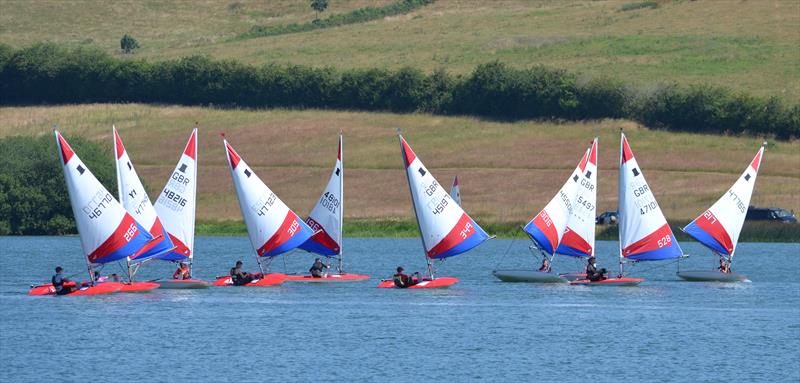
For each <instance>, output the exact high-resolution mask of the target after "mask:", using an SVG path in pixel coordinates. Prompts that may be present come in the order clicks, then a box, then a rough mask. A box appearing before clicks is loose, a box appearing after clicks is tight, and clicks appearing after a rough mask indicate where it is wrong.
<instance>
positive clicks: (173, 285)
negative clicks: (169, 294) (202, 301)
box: [153, 279, 211, 290]
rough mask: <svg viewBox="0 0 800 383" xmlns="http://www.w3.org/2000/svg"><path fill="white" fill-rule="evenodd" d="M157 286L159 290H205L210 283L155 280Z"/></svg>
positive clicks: (184, 280) (183, 280)
mask: <svg viewBox="0 0 800 383" xmlns="http://www.w3.org/2000/svg"><path fill="white" fill-rule="evenodd" d="M153 282H156V283H158V284H159V286H158V288H159V289H176V290H186V289H206V288H208V287H209V286H211V283H209V282H206V281H202V280H199V279H164V280H155V281H153Z"/></svg>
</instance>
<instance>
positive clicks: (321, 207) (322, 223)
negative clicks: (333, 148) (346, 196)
mask: <svg viewBox="0 0 800 383" xmlns="http://www.w3.org/2000/svg"><path fill="white" fill-rule="evenodd" d="M343 189H344V168H343V166H342V135H341V134H339V151H338V155H337V156H336V164H335V165H334V167H333V171H332V172H331V178H330V179H328V184H327V185H326V186H325V190H324V191H323V192H322V195H321V196H320V197H319V200H318V201H317V204H316V205H315V206H314V209H312V210H311V214H309V215H308V218H307V219H306V223H307V224H308V226H309V227H311V229H313V230H317V233H316V234H314V235H313V236H312V237H311V239H309V240H308V241H306V242H305V243H304V244H302V245H300V248H301V249H303V250H306V251H310V252H312V253H317V254H320V255H324V256H327V257H333V256H337V255H340V254H341V248H342V246H341V244H342V214H343V208H344V205H343V202H344V200H343V195H342V194H343Z"/></svg>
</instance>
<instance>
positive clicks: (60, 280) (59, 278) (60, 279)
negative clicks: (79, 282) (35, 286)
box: [50, 266, 74, 295]
mask: <svg viewBox="0 0 800 383" xmlns="http://www.w3.org/2000/svg"><path fill="white" fill-rule="evenodd" d="M62 271H64V269H62V268H61V266H56V275H53V278H51V280H50V281H51V282H52V283H53V287H54V288H55V289H56V295H67V294H69V293H71V292H72V291H73V289H74V286H64V284H65V283H68V282H71V281H70V280H69V278H67V277H65V276H64V275H63V274H61V272H62Z"/></svg>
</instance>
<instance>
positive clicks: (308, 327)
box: [0, 237, 800, 382]
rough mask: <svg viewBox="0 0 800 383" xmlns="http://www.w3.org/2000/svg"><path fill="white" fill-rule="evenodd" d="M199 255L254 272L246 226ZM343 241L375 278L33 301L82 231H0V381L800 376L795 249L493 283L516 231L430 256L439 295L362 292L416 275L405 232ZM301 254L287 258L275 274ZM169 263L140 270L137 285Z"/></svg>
mask: <svg viewBox="0 0 800 383" xmlns="http://www.w3.org/2000/svg"><path fill="white" fill-rule="evenodd" d="M682 246H683V249H684V251H685V252H688V253H690V254H693V255H692V257H690V258H689V259H687V260H685V261H683V262H682V266H681V267H685V268H698V267H699V268H713V266H714V265H715V262H716V260H715V259H714V258H713V257H711V256H709V255H708V253H707V252H705V251H703V249H702V248H701V247H700V246H699V245H697V244H695V243H691V242H686V243H683V244H682ZM616 247H617V244H616V242H600V243H598V252H597V253H598V255H599V257H598V258H599V263H601V264H602V266H604V267H609V268H612V269H615V267H616V266H615V262H616V257H615V256H614V254H615V252H616ZM196 249H197V259H196V262H195V276H196V277H199V278H203V279H206V280H210V279H212V278H213V276H215V275H221V274H224V273H226V272H227V270H228V269H229V268H230V267H231V266H232V263H233V262H234V261H236V260H237V259H242V260H244V261H245V265H246V268H247V269H249V270H254V269H255V268H256V264H255V259H254V257H253V255H252V250H251V248H250V244H249V242H248V240H247V239H246V238H245V237H219V238H218V237H200V238H198V239H197V244H196ZM344 249H345V251H346V254H347V259H346V261H347V265H348V271H351V272H355V273H364V274H370V275H372V276H373V279H372V280H369V281H367V282H358V283H350V284H329V285H319V284H300V283H294V284H290V283H286V284H284V285H283V286H280V287H267V288H234V287H217V288H214V287H212V288H211V289H208V290H196V291H176V290H154V292H152V293H146V294H114V295H108V296H94V297H29V296H27V295H25V293H26V291H27V290H28V288H29V286H30V284H31V283H39V282H44V281H47V280H49V278H50V276H51V275H52V269H53V267H55V266H56V265H61V266H63V267H65V268H66V272H67V274H72V273H79V272H81V271H82V270H84V269H85V261H84V259H83V258H82V256H81V255H80V254H81V252H80V241H79V239H78V238H77V237H22V238H20V237H0V308H1V309H0V381H3V382H32V381H36V382H41V381H132V382H133V381H151V382H170V381H233V380H236V381H311V380H320V379H324V380H336V381H381V380H383V381H412V382H413V381H419V380H432V381H472V380H491V381H515V382H519V381H599V382H603V381H613V382H620V381H622V382H624V381H708V382H712V381H729V380H730V381H794V382H797V381H798V380H800V367H799V366H798V365H800V280H798V277H797V275H798V270H797V263H798V260H800V244H750V243H745V244H741V245H740V247H739V249H738V254H737V257H736V260H735V262H734V270H735V271H738V272H741V273H744V274H746V275H747V276H748V277H749V278H750V279H751V280H752V282H750V283H738V284H713V283H689V282H680V281H678V280H677V278H676V277H675V271H676V265H675V264H674V263H673V264H665V263H652V262H651V263H647V264H645V263H642V264H640V265H637V266H636V267H634V268H633V272H634V274H635V275H638V276H642V277H645V278H647V281H646V282H645V283H643V284H642V285H641V286H639V287H607V288H602V287H573V286H563V285H559V286H552V285H535V284H509V283H502V282H499V281H497V280H495V279H494V277H492V276H491V274H490V272H491V270H492V269H494V268H495V267H496V266H497V264H498V263H500V267H501V268H502V267H517V266H525V265H530V263H531V262H532V257H531V256H530V254H529V253H528V251H527V243H526V241H523V240H515V241H512V240H493V241H489V242H487V243H486V244H484V245H481V246H480V247H478V248H477V249H475V250H473V251H472V252H470V253H467V254H465V255H463V256H459V257H455V258H452V259H450V260H448V261H447V262H445V263H444V264H443V265H441V266H440V267H439V273H440V275H443V276H444V275H447V276H455V277H458V278H460V279H461V283H459V284H457V285H456V286H454V287H452V288H449V289H443V290H384V289H376V288H375V286H376V284H377V282H378V279H380V278H381V277H387V276H390V275H391V274H392V270H393V269H394V268H395V267H396V266H398V265H403V266H405V268H406V270H409V271H410V270H414V269H419V270H420V271H422V269H423V268H424V258H423V256H422V255H421V250H420V243H419V240H418V239H388V238H386V239H358V238H348V239H346V240H345V247H344ZM312 261H313V256H311V255H309V254H306V253H294V254H291V255H290V256H288V257H287V259H286V260H285V264H284V260H283V259H280V258H279V259H277V260H276V261H275V262H274V264H273V268H272V269H273V270H274V271H281V272H282V271H284V270H286V271H288V272H301V271H304V270H307V269H308V267H309V266H310V264H311V263H312ZM554 266H555V268H556V269H558V270H559V271H573V270H577V269H579V268H581V266H582V264H581V263H578V262H576V261H574V260H571V259H563V258H559V259H557V260H556V262H555V263H554ZM654 267H657V268H655V269H654ZM284 268H285V269H284ZM648 269H649V270H648ZM120 270H121V269H120V268H119V267H118V266H117V265H116V264H114V265H108V266H106V270H105V272H109V273H110V272H119V271H120ZM172 271H173V267H172V266H171V265H170V264H158V265H157V264H150V265H146V266H145V267H143V269H142V272H141V273H140V279H142V280H143V279H148V278H156V277H163V276H167V275H171V272H172ZM80 276H81V277H84V276H85V272H83V273H81V274H80Z"/></svg>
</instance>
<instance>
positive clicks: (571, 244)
mask: <svg viewBox="0 0 800 383" xmlns="http://www.w3.org/2000/svg"><path fill="white" fill-rule="evenodd" d="M578 168H579V169H580V176H579V181H578V185H577V188H578V190H577V192H576V195H575V199H574V200H573V203H572V212H571V214H570V215H569V218H568V219H567V228H566V229H565V231H564V235H563V236H562V237H561V242H560V243H559V245H558V248H557V249H556V253H558V254H563V255H570V256H575V257H585V256H591V255H592V254H594V230H595V215H596V210H597V138H595V139H594V141H592V146H591V147H590V148H589V155H588V156H584V159H583V160H581V163H580V164H579V165H578Z"/></svg>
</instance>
